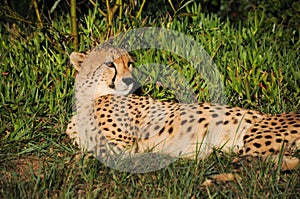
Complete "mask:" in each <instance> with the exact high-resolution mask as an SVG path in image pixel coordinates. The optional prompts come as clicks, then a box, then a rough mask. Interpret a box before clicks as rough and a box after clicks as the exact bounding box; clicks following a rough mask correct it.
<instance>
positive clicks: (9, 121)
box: [0, 8, 300, 198]
mask: <svg viewBox="0 0 300 199" xmlns="http://www.w3.org/2000/svg"><path fill="white" fill-rule="evenodd" d="M194 10H197V9H195V8H194ZM97 17H98V18H97ZM69 21H70V20H69V17H68V16H64V17H63V18H61V19H57V20H56V21H54V22H53V24H52V25H51V27H49V29H47V30H43V31H41V30H38V29H36V28H30V27H29V28H28V27H27V28H24V27H22V26H15V25H14V24H13V25H5V24H0V27H1V28H0V38H1V44H0V45H1V47H0V57H1V62H0V91H1V92H0V99H1V101H0V122H1V125H0V139H1V141H0V198H77V197H81V198H197V197H199V198H266V197H271V198H297V197H300V194H299V192H300V184H299V181H300V170H299V169H298V170H295V171H293V172H288V173H281V172H279V171H278V170H276V169H274V167H273V165H272V164H268V163H261V162H260V161H255V162H254V163H253V164H251V163H249V164H246V165H245V169H244V170H243V171H242V174H241V175H240V176H241V180H238V181H236V182H230V183H228V184H222V185H215V186H213V187H210V188H201V187H200V184H201V183H202V182H203V181H204V180H205V179H206V178H207V177H209V176H211V175H213V174H217V173H222V172H229V171H231V170H232V169H233V166H232V165H231V164H230V162H231V160H232V159H233V156H234V155H231V154H223V153H220V152H218V151H216V152H215V153H214V154H212V155H211V156H210V157H209V158H207V159H205V160H201V161H199V162H195V161H186V160H179V161H176V162H174V163H173V164H171V165H169V166H168V167H166V168H163V169H161V170H159V171H156V172H151V173H145V174H130V173H122V172H119V171H116V170H113V169H110V168H107V167H105V166H104V165H102V164H101V163H100V162H99V161H97V160H95V159H93V158H89V157H81V156H78V155H77V154H78V152H79V151H78V149H77V148H76V147H74V146H73V145H72V144H71V142H70V140H68V138H67V137H66V135H65V133H64V132H65V128H66V125H67V122H68V120H69V119H70V117H71V114H72V96H73V82H74V69H73V68H72V67H71V66H70V64H69V62H68V55H69V53H70V52H71V45H70V40H69V38H68V37H67V35H68V34H69V33H70V30H69ZM265 21H266V18H263V17H262V16H261V15H259V16H257V15H255V14H252V15H249V17H248V21H247V22H246V23H244V24H243V25H242V24H241V25H238V26H235V27H233V26H232V25H231V24H230V22H220V20H219V19H218V18H217V17H216V16H208V15H203V14H198V15H197V16H194V17H193V18H187V17H182V18H176V19H173V21H164V19H149V20H148V21H147V22H146V24H143V25H148V26H150V25H152V26H156V27H167V28H170V29H173V30H177V31H180V32H182V33H184V34H186V35H189V36H190V37H192V38H193V39H194V40H196V41H197V42H199V43H200V44H201V45H202V46H203V47H204V48H205V49H206V51H207V52H208V53H209V54H210V55H211V57H212V59H213V61H214V62H215V64H216V66H217V67H218V69H219V71H220V72H221V74H222V75H221V79H222V81H223V83H224V85H225V91H226V96H227V97H226V101H227V103H228V104H231V105H236V106H242V107H247V108H250V109H257V110H260V111H262V112H268V113H279V112H285V111H299V109H300V86H299V85H300V68H299V59H300V58H299V57H300V56H299V46H300V43H299V40H298V39H299V31H298V30H291V31H290V33H291V34H285V33H286V31H287V30H286V29H285V26H284V25H281V24H277V23H275V22H274V23H273V24H266V23H265ZM268 23H269V22H268ZM138 26H139V25H138ZM79 29H80V38H81V43H80V50H81V51H86V50H87V49H90V47H91V46H93V44H94V43H95V41H96V40H102V39H103V38H104V36H103V35H104V33H105V24H104V23H103V20H101V17H100V16H96V19H95V16H94V15H92V14H91V15H87V16H86V17H85V18H83V19H82V20H81V21H80V24H79ZM47 37H50V38H51V41H52V42H50V41H49V40H48V39H47ZM134 55H135V57H136V60H137V65H139V64H141V63H143V62H145V60H147V63H154V62H155V63H158V62H159V63H162V64H163V63H165V64H168V65H170V66H171V67H172V68H174V69H176V70H178V71H180V72H181V73H182V74H183V75H185V76H186V78H187V79H190V81H189V82H190V84H191V88H192V89H193V90H194V91H195V93H196V94H197V100H199V101H207V100H209V99H210V97H209V96H208V90H207V87H206V84H205V82H204V81H203V80H202V79H201V77H200V75H199V74H194V71H193V69H191V66H189V64H188V63H187V61H185V60H183V59H182V58H180V57H178V56H176V55H172V54H171V53H168V52H164V51H155V50H144V51H137V52H134ZM152 75H153V77H152V78H157V76H159V75H158V73H155V72H154V73H153V74H152ZM191 76H192V78H189V77H191ZM144 92H145V94H151V95H153V96H154V97H157V98H161V99H163V100H164V99H167V100H170V99H172V98H173V97H174V95H173V94H172V92H170V91H168V90H165V89H161V88H159V87H158V86H157V85H148V86H145V87H144ZM76 155H77V156H76ZM258 168H260V169H259V170H258Z"/></svg>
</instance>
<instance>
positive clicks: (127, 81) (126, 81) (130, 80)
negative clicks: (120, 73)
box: [122, 78, 135, 86]
mask: <svg viewBox="0 0 300 199" xmlns="http://www.w3.org/2000/svg"><path fill="white" fill-rule="evenodd" d="M122 81H123V82H124V83H125V84H126V85H127V86H129V85H130V84H134V83H135V80H134V79H133V78H124V79H123V80H122Z"/></svg>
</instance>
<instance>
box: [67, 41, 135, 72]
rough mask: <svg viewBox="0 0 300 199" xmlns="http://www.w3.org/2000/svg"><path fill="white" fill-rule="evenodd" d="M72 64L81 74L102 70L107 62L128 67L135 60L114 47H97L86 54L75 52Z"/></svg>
mask: <svg viewBox="0 0 300 199" xmlns="http://www.w3.org/2000/svg"><path fill="white" fill-rule="evenodd" d="M70 62H71V63H72V64H73V65H74V67H75V69H76V70H77V71H79V72H80V73H88V72H92V71H95V70H98V69H99V68H101V65H103V64H105V63H107V62H114V63H116V64H118V65H121V66H127V63H128V62H133V59H132V58H131V56H130V55H129V53H128V52H127V51H126V50H125V49H121V48H118V47H114V46H104V47H103V46H102V47H96V48H94V49H92V50H91V51H89V52H87V53H86V54H84V53H76V52H73V53H72V54H71V55H70Z"/></svg>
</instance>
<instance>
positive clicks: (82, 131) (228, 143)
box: [66, 45, 300, 170]
mask: <svg viewBox="0 0 300 199" xmlns="http://www.w3.org/2000/svg"><path fill="white" fill-rule="evenodd" d="M70 62H71V64H73V66H74V67H75V69H76V70H77V71H78V74H77V76H76V80H75V107H76V114H75V115H74V116H73V117H72V119H71V121H70V123H69V124H68V127H67V130H66V133H67V135H68V136H69V137H70V138H71V139H73V140H74V142H75V143H76V144H77V145H78V146H79V147H80V148H82V149H83V150H87V151H89V152H93V154H94V155H96V156H97V157H99V158H102V159H105V158H108V157H113V156H118V155H121V156H123V155H126V154H140V153H145V152H147V151H149V149H151V152H155V153H162V154H167V155H170V156H174V157H175V156H176V157H183V158H198V159H199V158H200V159H202V158H205V157H207V156H208V155H209V154H211V152H212V151H213V149H214V148H219V149H221V150H222V151H225V152H228V151H232V150H233V151H234V152H236V153H237V154H239V156H240V157H243V156H249V155H250V156H260V157H263V158H265V157H272V159H274V160H277V159H278V157H279V154H280V153H281V152H282V153H283V161H282V167H281V168H282V169H283V170H291V169H295V168H297V167H298V165H299V159H298V158H296V157H293V156H292V155H293V153H294V152H295V151H296V150H297V149H298V148H299V143H300V142H299V138H300V113H283V114H279V115H269V114H262V113H260V112H258V111H254V110H247V109H244V108H239V107H230V106H226V105H221V104H216V103H195V104H184V103H176V102H166V101H159V100H157V99H153V98H151V97H149V96H138V95H135V94H131V93H132V91H133V89H134V86H135V84H136V82H135V79H134V77H133V75H132V69H133V59H132V58H131V56H130V55H129V54H128V53H127V52H126V50H124V49H120V48H118V47H114V46H110V45H103V46H100V47H96V48H94V49H93V50H91V51H90V52H88V53H87V54H84V53H78V52H73V53H72V54H71V55H70Z"/></svg>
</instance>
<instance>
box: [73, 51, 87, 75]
mask: <svg viewBox="0 0 300 199" xmlns="http://www.w3.org/2000/svg"><path fill="white" fill-rule="evenodd" d="M85 57H86V55H85V54H84V53H78V52H72V53H71V55H70V57H69V58H70V62H71V64H73V66H74V68H75V69H76V70H77V71H80V69H81V63H82V62H83V60H84V59H85Z"/></svg>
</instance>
